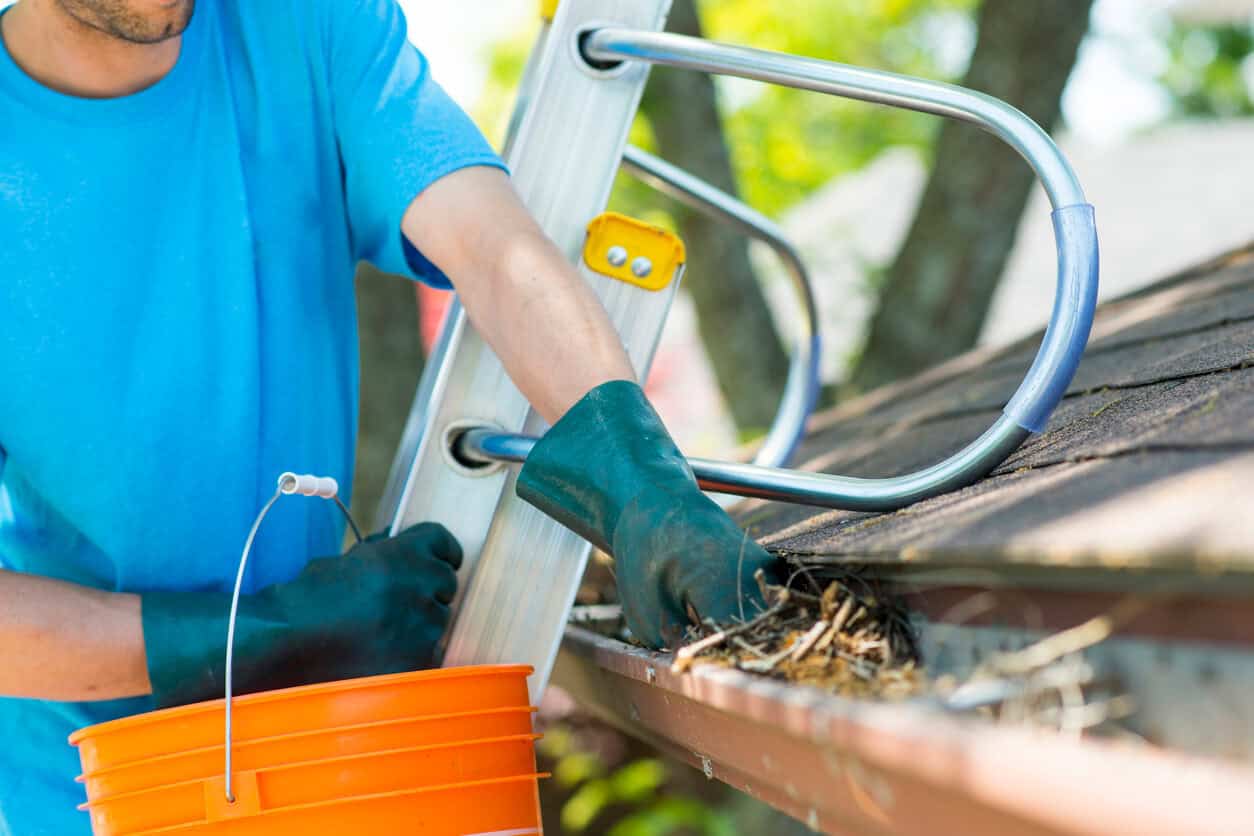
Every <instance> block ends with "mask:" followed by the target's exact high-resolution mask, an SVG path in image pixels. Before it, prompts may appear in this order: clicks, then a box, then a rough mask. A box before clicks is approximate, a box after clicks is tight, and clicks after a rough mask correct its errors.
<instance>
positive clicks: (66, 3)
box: [55, 0, 196, 44]
mask: <svg viewBox="0 0 1254 836" xmlns="http://www.w3.org/2000/svg"><path fill="white" fill-rule="evenodd" d="M55 2H56V4H57V5H58V6H59V7H60V8H61V10H62V11H63V12H64V13H65V14H67V15H69V16H70V17H72V18H73V19H74V20H76V21H78V22H79V23H80V24H82V25H83V26H86V27H88V28H90V29H94V30H96V31H97V32H101V33H103V34H105V35H108V36H110V37H112V38H117V39H118V40H122V41H126V42H127V43H132V44H157V43H161V42H162V41H167V40H169V39H170V38H175V37H178V36H179V35H181V34H183V31H184V30H185V29H187V25H188V24H189V23H190V22H191V19H192V12H193V11H194V10H195V8H196V0H177V2H176V3H175V4H174V5H173V6H172V7H171V8H170V9H169V10H168V11H164V12H162V13H159V14H155V13H148V14H144V13H142V12H138V11H136V10H135V9H134V8H132V2H131V0H55Z"/></svg>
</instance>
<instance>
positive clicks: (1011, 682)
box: [671, 559, 1140, 733]
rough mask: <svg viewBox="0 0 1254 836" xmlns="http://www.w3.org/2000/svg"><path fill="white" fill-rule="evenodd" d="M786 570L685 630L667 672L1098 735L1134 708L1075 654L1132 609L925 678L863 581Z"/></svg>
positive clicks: (897, 616)
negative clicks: (729, 673)
mask: <svg viewBox="0 0 1254 836" xmlns="http://www.w3.org/2000/svg"><path fill="white" fill-rule="evenodd" d="M788 565H789V567H790V569H791V570H792V574H791V576H790V577H789V578H788V580H787V581H786V582H785V583H784V584H783V585H780V586H775V585H772V584H768V583H767V582H766V579H765V576H764V574H763V573H762V572H761V571H759V572H758V574H757V576H756V579H757V582H758V586H759V591H760V592H761V593H762V598H763V599H764V600H765V601H766V602H767V609H766V610H764V611H761V612H759V613H757V614H756V615H752V616H750V617H748V618H747V619H745V620H739V621H731V622H728V623H722V624H718V623H714V622H712V621H710V620H708V619H707V620H705V621H703V622H702V628H701V629H697V628H691V629H690V631H689V635H688V640H687V643H686V644H684V645H683V646H681V647H680V648H678V649H677V650H676V652H675V657H674V661H673V663H672V665H671V670H672V671H673V672H675V673H683V672H685V671H688V670H690V669H691V668H693V667H695V666H699V665H717V666H721V667H727V668H735V669H737V670H742V671H745V672H748V673H752V674H756V675H759V676H765V677H768V678H770V679H774V680H779V681H783V682H788V683H793V684H797V685H807V686H811V687H815V688H819V689H821V690H823V691H827V692H828V693H831V694H835V695H838V696H841V697H852V698H872V699H879V700H904V699H910V698H924V699H927V700H930V701H934V702H935V703H936V704H937V705H938V706H939V707H940V708H942V709H945V710H947V711H951V712H957V713H976V714H979V715H982V716H985V717H986V718H988V719H991V720H994V721H996V722H999V723H1006V724H1013V725H1032V726H1036V727H1040V728H1052V729H1055V730H1058V731H1062V732H1072V733H1080V732H1083V731H1086V730H1091V729H1095V728H1097V727H1108V724H1109V723H1110V722H1111V721H1117V720H1120V719H1123V718H1125V717H1127V716H1128V715H1129V714H1130V713H1132V711H1133V710H1134V706H1133V704H1132V701H1131V700H1130V698H1129V697H1128V696H1127V695H1126V694H1123V693H1121V692H1120V691H1118V690H1116V691H1115V692H1114V693H1110V692H1109V691H1108V690H1107V688H1106V687H1105V686H1104V684H1103V683H1102V682H1100V681H1099V679H1100V678H1099V677H1098V676H1097V675H1096V672H1095V671H1094V669H1093V667H1092V666H1091V665H1090V664H1089V662H1088V661H1087V660H1086V659H1085V658H1084V655H1083V654H1084V651H1085V650H1087V649H1089V648H1091V647H1092V646H1094V645H1096V644H1100V643H1102V642H1104V641H1105V640H1106V639H1108V638H1109V637H1110V636H1111V634H1112V633H1113V631H1114V629H1115V628H1116V627H1117V626H1118V625H1120V624H1122V623H1124V622H1125V621H1126V620H1127V619H1128V618H1129V617H1130V616H1131V615H1133V614H1134V613H1135V612H1136V611H1137V609H1138V608H1139V606H1140V604H1139V603H1137V602H1135V601H1125V602H1124V603H1123V604H1121V605H1119V606H1117V607H1116V608H1115V609H1114V610H1113V611H1112V612H1109V613H1107V614H1105V615H1102V616H1099V617H1097V618H1093V619H1090V620H1089V621H1086V622H1084V623H1082V624H1079V625H1077V626H1075V627H1072V628H1071V629H1068V630H1063V631H1061V632H1058V633H1054V634H1052V635H1049V636H1046V637H1044V638H1042V639H1040V640H1038V641H1036V642H1034V643H1032V644H1029V645H1027V646H1026V647H1023V648H1022V649H1020V650H1017V651H1013V652H998V653H993V654H990V655H989V656H988V657H987V658H986V659H985V660H984V661H983V663H982V664H980V665H978V666H977V667H976V668H975V669H974V670H973V671H971V672H970V674H969V675H967V676H965V677H963V679H962V680H956V679H955V678H954V677H953V676H952V675H949V674H946V675H943V676H940V677H938V678H937V677H934V676H930V675H929V674H928V672H927V671H926V669H925V667H924V664H923V660H922V659H921V658H920V654H919V650H918V642H917V637H916V634H915V628H914V625H913V624H912V622H911V620H910V612H909V610H908V609H907V608H906V607H905V606H904V605H903V604H902V603H901V602H900V600H899V599H898V598H897V597H896V596H895V595H893V594H892V593H891V592H890V591H888V589H887V588H885V587H884V586H882V585H881V584H880V583H878V582H877V581H876V580H875V579H874V578H873V577H869V576H867V575H865V574H863V573H862V572H861V571H859V570H857V569H854V568H841V569H835V567H833V566H831V565H830V564H827V565H824V566H822V567H821V568H820V567H815V566H807V565H806V564H805V563H803V562H798V561H796V560H795V559H794V560H790V561H789V564H788ZM693 620H694V621H695V620H696V619H695V618H694V619H693ZM1095 697H1096V699H1095ZM1103 697H1104V698H1103Z"/></svg>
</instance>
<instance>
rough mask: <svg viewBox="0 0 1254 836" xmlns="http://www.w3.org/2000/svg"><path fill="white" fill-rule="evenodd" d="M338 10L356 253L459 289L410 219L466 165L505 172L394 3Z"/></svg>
mask: <svg viewBox="0 0 1254 836" xmlns="http://www.w3.org/2000/svg"><path fill="white" fill-rule="evenodd" d="M330 10H331V11H330V15H329V22H330V28H331V31H330V33H329V35H330V37H329V38H328V39H327V45H328V47H327V48H328V49H329V50H330V55H329V60H328V67H329V70H330V74H331V94H332V96H333V101H332V108H333V111H334V118H335V133H336V138H337V140H338V142H339V151H340V160H341V164H342V165H343V169H344V188H345V192H346V201H347V206H348V221H349V226H350V228H351V230H352V235H353V245H354V248H355V254H356V256H357V257H358V258H361V259H365V260H366V261H370V262H371V263H373V264H374V265H375V266H377V267H378V268H379V269H381V270H385V271H388V272H392V273H412V274H414V275H416V276H417V277H418V278H420V279H422V280H423V281H425V282H427V283H428V284H431V285H433V286H435V287H441V288H448V287H451V285H450V283H449V281H448V278H447V277H446V276H445V275H444V274H443V273H442V272H441V271H440V270H439V268H437V267H436V266H435V265H434V264H432V263H431V262H430V261H428V260H427V259H426V258H425V257H424V256H423V255H422V253H420V252H419V251H418V250H417V249H415V248H414V247H413V246H412V245H411V244H410V243H409V241H408V240H407V239H406V238H405V237H404V235H402V234H401V218H402V217H403V216H404V214H405V210H406V209H407V208H408V207H409V204H410V203H412V202H413V200H414V198H415V197H417V196H418V195H419V194H421V193H422V191H423V190H424V189H426V188H427V187H428V186H430V185H431V184H432V183H434V182H435V181H437V180H439V179H440V178H441V177H444V176H445V175H448V174H451V173H452V172H454V171H456V170H458V169H461V168H466V167H467V166H476V165H484V166H494V167H497V168H501V169H504V168H505V166H504V164H503V163H502V162H501V160H500V158H499V157H498V156H497V155H496V153H495V152H493V150H492V147H491V146H490V145H489V144H488V142H487V140H486V139H484V137H483V134H482V133H480V132H479V129H478V128H477V127H475V124H474V122H472V121H471V120H470V117H469V116H467V115H466V113H465V112H464V111H463V110H462V109H461V108H459V107H458V106H457V104H456V103H455V102H453V100H452V99H450V98H449V97H448V94H447V93H445V92H444V90H443V89H441V87H440V86H439V85H438V84H437V83H436V82H435V80H434V79H432V77H431V72H430V69H429V67H428V65H427V60H426V58H425V57H424V56H423V55H422V54H421V53H420V52H419V51H418V50H417V49H416V48H415V47H414V46H413V45H412V44H410V43H409V41H408V40H407V39H406V27H405V17H404V15H403V14H402V12H401V10H400V8H399V7H398V6H397V5H396V2H395V0H330Z"/></svg>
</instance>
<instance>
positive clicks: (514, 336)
mask: <svg viewBox="0 0 1254 836" xmlns="http://www.w3.org/2000/svg"><path fill="white" fill-rule="evenodd" d="M401 229H402V231H403V232H404V233H405V236H406V237H407V238H408V239H409V240H410V242H411V243H413V245H414V246H415V247H417V248H418V249H419V250H421V251H422V253H423V254H424V255H425V256H426V257H427V258H429V259H430V260H431V261H432V262H433V263H434V264H436V265H438V266H439V267H440V269H441V270H443V271H444V272H445V273H446V274H447V275H448V277H449V279H450V280H451V281H452V282H453V285H454V287H455V288H456V290H457V294H458V296H459V297H460V299H461V302H462V305H463V306H464V307H465V308H466V313H467V314H468V315H469V316H470V321H471V322H472V323H474V326H475V328H476V330H478V332H479V333H480V334H481V335H482V336H483V338H484V339H485V340H487V342H488V344H489V345H491V346H492V349H493V351H495V352H496V354H497V356H498V357H500V359H501V362H502V363H504V365H505V369H506V371H507V372H509V375H510V378H511V379H512V380H513V381H514V384H515V385H516V386H518V388H519V390H520V391H521V392H522V393H523V395H525V396H526V398H527V400H528V401H530V402H531V404H532V405H533V406H534V407H535V408H536V410H537V411H538V412H539V413H540V414H541V415H542V416H544V418H545V419H546V420H547V421H549V422H550V423H553V422H555V421H556V420H557V419H558V418H560V417H561V416H562V414H563V413H565V412H566V410H567V409H569V408H570V407H571V406H573V405H574V403H575V402H576V401H577V400H579V399H580V398H581V397H583V396H584V394H586V393H587V392H588V391H589V390H590V389H593V388H594V387H596V386H599V385H600V384H602V383H605V382H607V381H610V380H634V379H635V373H634V372H633V370H632V368H631V363H630V361H629V360H628V359H627V355H626V353H625V352H624V350H623V346H622V342H621V341H620V340H619V337H618V334H617V333H616V332H615V331H614V327H613V325H612V323H611V322H610V319H609V316H608V315H607V314H606V312H605V309H604V308H603V307H602V306H601V302H600V300H598V299H597V297H596V295H595V294H593V292H592V291H591V289H589V287H588V286H587V284H585V283H584V281H583V279H582V278H581V277H580V276H579V274H578V273H577V272H575V270H574V268H573V267H571V265H570V264H569V263H568V262H567V261H566V259H565V258H564V257H563V256H562V254H561V252H560V251H559V250H558V249H557V247H556V246H555V245H554V244H553V243H552V242H551V241H550V240H549V239H548V238H547V236H545V234H544V232H543V231H542V230H541V229H540V227H539V225H538V224H536V222H535V221H534V220H532V218H531V215H530V214H529V213H528V212H527V209H526V207H525V206H524V205H523V203H522V201H521V199H520V198H519V197H518V194H517V192H515V191H514V187H513V185H512V184H511V183H510V181H509V178H508V177H506V176H505V174H504V173H503V172H501V171H498V170H496V169H492V168H482V167H479V168H467V169H463V170H461V171H457V172H454V173H453V174H450V175H449V176H447V177H444V178H442V179H440V180H438V181H437V182H436V183H435V184H433V185H432V186H430V187H429V188H428V189H426V191H424V192H423V193H422V194H421V195H419V197H418V198H417V199H416V200H415V201H414V202H413V203H412V204H411V205H410V207H409V210H408V211H407V212H406V213H405V218H404V221H403V222H402V224H401Z"/></svg>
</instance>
